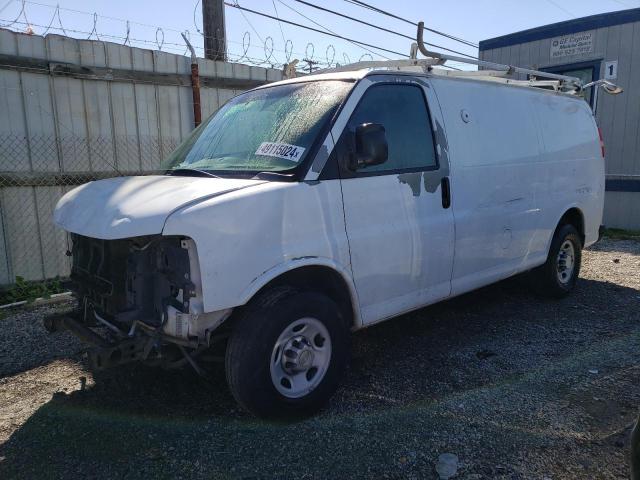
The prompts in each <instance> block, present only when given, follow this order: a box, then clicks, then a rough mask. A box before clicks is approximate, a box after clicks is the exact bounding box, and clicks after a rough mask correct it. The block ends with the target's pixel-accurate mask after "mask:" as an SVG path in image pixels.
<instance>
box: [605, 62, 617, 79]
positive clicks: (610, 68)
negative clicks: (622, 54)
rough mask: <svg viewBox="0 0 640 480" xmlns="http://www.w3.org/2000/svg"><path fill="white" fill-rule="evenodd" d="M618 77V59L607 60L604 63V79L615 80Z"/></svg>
mask: <svg viewBox="0 0 640 480" xmlns="http://www.w3.org/2000/svg"><path fill="white" fill-rule="evenodd" d="M616 78H618V61H617V60H614V61H611V62H605V64H604V79H605V80H615V79H616Z"/></svg>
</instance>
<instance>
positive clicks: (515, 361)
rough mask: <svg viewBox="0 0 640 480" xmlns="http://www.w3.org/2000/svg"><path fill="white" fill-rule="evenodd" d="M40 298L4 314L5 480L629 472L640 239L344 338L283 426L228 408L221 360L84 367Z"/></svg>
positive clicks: (0, 369) (636, 399) (0, 452)
mask: <svg viewBox="0 0 640 480" xmlns="http://www.w3.org/2000/svg"><path fill="white" fill-rule="evenodd" d="M50 309H51V308H50V307H46V308H45V307H43V308H39V309H37V310H33V311H22V312H17V313H14V314H12V315H10V316H8V317H6V318H4V319H1V320H0V327H2V328H0V443H1V446H0V478H87V477H100V478H113V477H119V478H147V477H150V478H178V477H182V478H192V477H193V478H218V477H220V478H273V477H276V478H348V477H364V478H437V473H436V466H437V465H439V467H438V468H439V471H444V470H442V469H443V468H445V467H446V468H448V467H447V465H444V463H443V462H444V459H451V458H455V459H456V462H457V463H456V468H457V476H456V477H455V478H462V479H481V478H505V479H506V478H509V479H530V478H539V479H543V478H550V479H560V478H562V479H565V478H580V479H582V478H598V479H599V478H603V479H604V478H606V479H609V478H626V477H627V475H628V469H627V466H626V455H627V453H628V434H629V431H630V428H631V425H632V422H633V421H634V418H635V416H636V415H637V413H638V405H639V404H640V382H638V375H639V373H640V322H639V320H640V242H637V241H631V240H625V241H621V240H610V239H607V240H605V241H603V242H601V243H599V244H598V245H596V246H595V247H593V248H591V249H590V250H588V251H586V252H585V255H584V265H583V270H582V274H581V279H580V281H579V284H578V288H577V290H576V292H575V294H573V295H572V296H570V297H569V298H567V299H564V300H561V301H551V300H546V299H540V298H539V297H537V296H535V295H533V294H532V293H530V292H529V288H528V286H527V284H526V283H524V282H522V281H520V280H517V279H516V280H510V281H507V282H502V283H500V284H498V285H495V286H492V287H488V288H485V289H482V290H480V291H478V292H474V293H472V294H469V295H465V296H463V297H460V298H457V299H454V300H451V301H449V302H445V303H442V304H439V305H435V306H433V307H429V308H426V309H423V310H420V311H417V312H414V313H412V314H409V315H405V316H403V317H400V318H398V319H396V320H393V321H390V322H386V323H383V324H381V325H379V326H376V327H372V328H370V329H367V330H364V331H362V332H359V333H357V334H355V335H354V345H353V347H354V352H353V361H352V363H351V367H350V369H349V371H348V372H347V375H346V378H345V380H344V382H343V386H342V387H341V388H340V389H339V391H338V392H337V394H336V395H335V397H334V398H333V399H332V401H331V403H330V404H329V406H328V407H327V408H326V409H324V411H322V412H321V413H320V414H318V415H317V416H315V417H313V418H310V419H308V420H305V421H302V422H298V423H293V424H281V423H278V424H275V423H268V422H263V421H259V420H256V419H255V418H252V417H250V416H248V415H246V414H244V413H243V412H241V411H239V410H238V408H237V406H236V405H235V403H234V401H233V399H232V398H231V396H230V394H229V392H228V391H227V388H226V386H225V384H224V375H223V372H222V371H221V370H218V371H216V372H213V375H214V383H213V385H208V384H204V383H203V382H202V381H201V380H200V379H199V378H198V377H197V376H196V375H194V374H193V373H192V372H191V371H189V370H184V371H180V372H165V371H162V370H156V369H150V368H145V367H142V366H139V365H136V366H132V367H127V368H120V369H116V370H113V371H109V372H107V373H105V374H101V375H100V376H96V377H94V376H93V375H92V374H91V373H90V372H89V371H88V369H87V367H86V365H85V363H84V360H83V355H82V351H83V350H82V346H81V345H80V344H79V343H78V342H76V341H75V340H74V339H73V338H72V337H71V336H70V335H68V334H56V335H49V334H47V333H46V332H45V331H44V329H43V328H42V326H41V322H40V320H41V318H42V316H43V315H45V314H46V313H47V312H49V311H50ZM446 453H449V454H453V455H454V456H455V457H453V456H446V455H445V456H443V455H442V454H446ZM439 459H440V461H439ZM443 465H444V467H443Z"/></svg>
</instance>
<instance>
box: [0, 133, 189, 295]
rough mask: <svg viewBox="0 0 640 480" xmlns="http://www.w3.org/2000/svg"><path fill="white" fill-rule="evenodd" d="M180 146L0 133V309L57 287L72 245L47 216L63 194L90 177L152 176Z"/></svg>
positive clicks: (173, 141)
mask: <svg viewBox="0 0 640 480" xmlns="http://www.w3.org/2000/svg"><path fill="white" fill-rule="evenodd" d="M178 142H179V139H178V138H169V139H166V138H165V139H158V138H154V137H142V138H138V137H126V136H125V137H116V138H102V137H96V138H81V137H77V136H62V137H56V136H55V135H33V136H24V135H17V134H0V170H1V172H0V242H2V243H1V244H0V245H1V247H2V248H1V250H4V252H3V253H4V254H3V255H1V256H0V283H2V284H4V285H5V288H4V289H3V290H4V291H3V292H0V304H3V303H10V302H11V301H16V300H20V299H27V298H29V297H35V296H41V295H47V294H49V293H56V292H57V290H59V289H60V288H62V287H61V284H60V282H59V280H60V279H64V278H66V277H67V276H68V274H69V269H70V258H69V256H68V254H67V251H68V250H69V246H70V243H69V238H68V235H67V234H66V233H65V232H63V231H62V230H60V229H59V228H57V227H56V226H55V225H54V224H53V221H52V216H53V210H54V207H55V205H56V203H57V202H58V200H59V199H60V197H62V195H64V193H66V192H67V191H69V190H71V189H72V188H74V187H76V186H78V185H81V184H83V183H86V182H89V181H92V180H98V179H102V178H109V177H114V176H119V175H140V174H150V173H157V172H158V170H157V169H158V166H159V165H160V159H161V158H162V157H163V154H164V152H170V151H172V150H173V149H174V148H175V147H176V146H177V144H178ZM114 158H117V165H116V163H114ZM154 167H155V168H154ZM43 281H45V282H43ZM7 285H10V286H8V287H7Z"/></svg>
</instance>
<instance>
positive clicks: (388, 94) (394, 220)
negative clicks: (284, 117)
mask: <svg viewBox="0 0 640 480" xmlns="http://www.w3.org/2000/svg"><path fill="white" fill-rule="evenodd" d="M374 78H379V80H375V79H374ZM370 79H372V84H371V86H370V87H369V88H368V89H367V90H366V91H365V92H364V94H363V96H362V97H361V99H360V101H359V103H358V105H357V106H356V107H355V110H354V112H353V114H352V115H351V117H350V119H349V121H348V123H347V126H346V128H345V129H344V132H343V133H342V135H341V138H340V140H339V141H338V151H345V150H347V151H348V150H349V147H348V146H346V144H348V143H349V138H353V137H350V135H353V133H352V132H354V131H355V128H356V127H357V126H359V125H362V124H365V123H378V124H381V125H382V126H383V127H384V128H385V130H386V137H387V142H388V147H389V158H388V160H387V161H386V162H385V163H383V164H381V165H376V166H369V167H365V168H362V169H358V170H357V171H355V172H353V171H349V170H345V168H344V166H343V167H342V169H341V178H342V180H341V182H342V192H343V200H344V213H345V221H346V228H347V236H348V238H349V246H350V251H351V265H352V270H353V278H354V281H355V285H356V289H357V292H358V297H359V302H360V310H361V314H362V320H363V323H365V324H367V323H373V322H376V321H379V320H382V319H385V318H387V317H390V316H393V315H397V314H399V313H402V312H404V311H408V310H411V309H413V308H417V307H419V306H422V305H425V304H427V303H431V302H434V301H436V300H440V299H442V298H445V297H447V296H449V294H450V291H451V270H452V264H453V245H454V225H453V214H452V209H451V208H450V206H449V202H448V200H449V199H448V198H447V195H444V196H443V192H442V189H443V184H444V185H445V187H446V182H447V181H448V178H447V176H448V172H449V166H448V159H447V157H446V154H444V155H438V154H437V151H438V150H439V149H440V150H441V152H445V151H446V141H445V142H444V145H443V146H442V148H441V147H440V146H439V145H438V140H436V139H437V138H438V136H437V135H435V134H434V128H433V125H437V126H436V130H438V131H439V134H438V135H440V136H441V137H442V140H443V139H444V131H443V129H442V127H441V122H440V123H437V122H435V123H432V121H431V120H432V118H433V115H432V114H430V111H429V107H431V112H433V111H434V109H436V115H438V117H439V115H440V113H439V107H438V105H437V100H436V99H435V96H434V95H433V92H432V91H430V89H429V88H428V86H427V85H428V84H426V83H425V81H424V80H423V81H421V82H418V81H417V80H415V81H414V80H409V79H408V77H406V76H402V77H398V78H397V79H396V78H393V77H389V76H388V75H385V76H381V77H368V78H367V80H370ZM392 82H393V83H392ZM427 99H428V100H429V103H427ZM432 103H433V105H431V104H432ZM434 107H435V108H434ZM443 149H444V150H443ZM341 163H344V162H341ZM443 179H444V182H443ZM445 190H446V188H445ZM445 193H447V192H445Z"/></svg>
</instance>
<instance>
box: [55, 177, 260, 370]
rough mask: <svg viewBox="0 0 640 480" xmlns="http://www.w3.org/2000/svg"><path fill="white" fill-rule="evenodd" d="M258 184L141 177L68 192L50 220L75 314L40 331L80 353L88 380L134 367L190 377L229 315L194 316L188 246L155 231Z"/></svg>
mask: <svg viewBox="0 0 640 480" xmlns="http://www.w3.org/2000/svg"><path fill="white" fill-rule="evenodd" d="M259 183H261V182H256V181H252V180H233V179H215V178H211V179H204V178H190V177H179V176H176V177H173V176H148V177H129V178H115V179H108V180H101V181H97V182H91V183H89V184H86V185H83V186H81V187H78V188H77V189H75V190H72V191H71V192H69V193H68V194H67V195H65V196H64V197H63V198H62V199H61V200H60V202H59V204H58V206H57V208H56V211H55V215H54V220H55V222H56V223H57V224H58V225H59V226H61V227H62V228H64V229H65V230H66V231H67V232H69V238H70V248H69V251H68V252H67V255H69V256H70V257H71V274H70V281H71V289H72V291H73V293H74V296H75V298H76V300H77V304H76V308H74V309H73V311H70V312H65V313H64V314H55V315H52V316H49V317H47V318H46V319H45V327H46V328H47V329H48V330H49V331H51V332H56V331H62V330H67V331H70V332H72V333H74V334H75V335H76V336H77V337H79V338H80V339H81V340H83V341H84V342H86V343H89V344H90V345H91V349H90V350H89V351H88V356H89V361H90V364H91V366H92V367H93V368H94V369H96V370H101V369H106V368H109V367H113V366H117V365H121V364H124V363H129V362H134V361H142V362H145V363H148V364H152V365H159V366H163V367H168V368H171V367H181V366H184V365H187V364H192V366H194V367H195V368H196V370H199V367H198V365H197V363H196V362H195V361H194V359H195V358H196V357H198V356H199V355H200V354H201V353H202V352H204V351H205V350H207V349H209V347H211V346H212V345H214V344H215V343H216V342H217V341H219V340H222V339H223V338H224V335H222V334H220V333H219V331H218V330H217V329H218V327H219V326H220V325H221V324H222V322H223V321H224V320H225V319H226V318H227V317H228V316H229V314H230V313H231V310H230V309H229V310H221V311H216V312H208V313H205V312H204V305H203V295H202V285H201V278H200V265H199V260H198V252H197V248H196V244H195V242H194V241H193V240H192V239H191V238H189V237H188V236H180V235H163V234H162V230H163V227H164V224H165V222H166V220H167V218H168V217H169V216H170V215H171V214H172V213H174V212H177V211H179V210H180V209H181V208H182V207H184V206H185V205H193V203H194V202H197V201H200V200H203V199H211V198H213V197H215V196H220V195H223V194H225V193H228V192H231V191H237V190H238V189H242V188H245V187H248V186H252V185H255V184H259ZM98 211H99V213H98ZM214 332H215V334H214Z"/></svg>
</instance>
